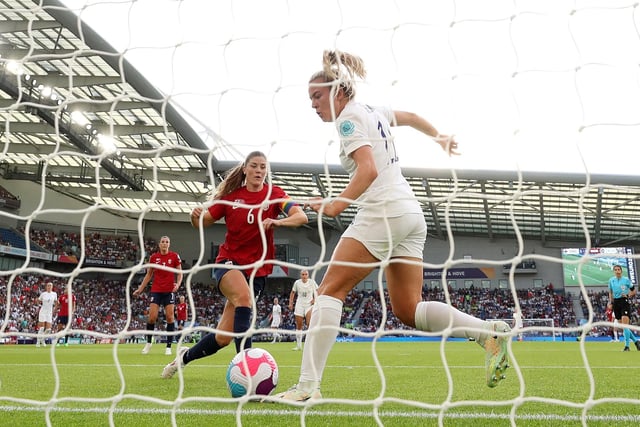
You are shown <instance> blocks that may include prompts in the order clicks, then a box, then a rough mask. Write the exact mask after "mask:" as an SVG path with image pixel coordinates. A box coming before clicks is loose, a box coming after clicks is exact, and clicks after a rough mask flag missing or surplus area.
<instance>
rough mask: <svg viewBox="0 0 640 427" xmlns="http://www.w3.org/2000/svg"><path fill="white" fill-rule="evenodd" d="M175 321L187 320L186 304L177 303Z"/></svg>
mask: <svg viewBox="0 0 640 427" xmlns="http://www.w3.org/2000/svg"><path fill="white" fill-rule="evenodd" d="M176 319H178V320H184V321H186V320H187V303H186V302H183V303H178V304H176Z"/></svg>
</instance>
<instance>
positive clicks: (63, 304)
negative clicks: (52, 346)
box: [56, 285, 76, 347]
mask: <svg viewBox="0 0 640 427" xmlns="http://www.w3.org/2000/svg"><path fill="white" fill-rule="evenodd" d="M69 295H71V297H69ZM58 301H59V303H60V309H59V310H58V320H57V324H58V332H60V331H61V330H63V329H64V328H66V327H67V325H69V327H73V325H72V324H71V323H70V322H69V318H73V313H75V311H76V296H75V295H74V294H72V293H71V285H67V289H66V290H65V292H64V293H63V294H62V295H60V298H59V299H58ZM56 345H57V346H59V345H60V343H56ZM64 346H65V347H67V346H69V335H68V334H64Z"/></svg>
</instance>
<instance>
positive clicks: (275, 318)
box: [269, 297, 282, 343]
mask: <svg viewBox="0 0 640 427" xmlns="http://www.w3.org/2000/svg"><path fill="white" fill-rule="evenodd" d="M269 317H270V319H271V327H272V328H273V329H278V328H279V327H280V323H281V322H282V307H281V306H280V303H279V301H278V297H275V298H273V306H272V307H271V314H270V315H269ZM280 339H281V336H280V334H279V333H278V332H274V333H273V341H271V342H272V343H275V342H276V340H278V341H280Z"/></svg>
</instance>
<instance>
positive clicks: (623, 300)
mask: <svg viewBox="0 0 640 427" xmlns="http://www.w3.org/2000/svg"><path fill="white" fill-rule="evenodd" d="M613 274H614V276H613V277H612V278H611V279H609V305H610V306H612V307H613V315H614V316H615V318H616V319H618V322H620V323H621V325H622V326H621V327H622V331H623V335H624V349H622V351H629V341H633V343H634V344H635V345H636V348H637V349H638V351H640V341H638V338H636V336H635V335H634V333H633V332H632V331H631V329H629V327H628V326H625V325H629V312H630V311H631V306H630V304H629V298H630V297H633V296H634V295H635V294H636V289H635V286H633V284H632V283H631V281H630V280H629V278H628V277H622V267H620V266H619V265H614V266H613Z"/></svg>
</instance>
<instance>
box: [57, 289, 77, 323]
mask: <svg viewBox="0 0 640 427" xmlns="http://www.w3.org/2000/svg"><path fill="white" fill-rule="evenodd" d="M58 302H59V303H60V306H59V307H60V308H59V309H58V316H67V317H69V295H68V294H67V293H64V294H62V295H60V297H58ZM75 304H76V296H75V295H71V308H72V309H73V307H74V306H75Z"/></svg>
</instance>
